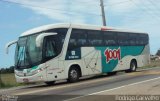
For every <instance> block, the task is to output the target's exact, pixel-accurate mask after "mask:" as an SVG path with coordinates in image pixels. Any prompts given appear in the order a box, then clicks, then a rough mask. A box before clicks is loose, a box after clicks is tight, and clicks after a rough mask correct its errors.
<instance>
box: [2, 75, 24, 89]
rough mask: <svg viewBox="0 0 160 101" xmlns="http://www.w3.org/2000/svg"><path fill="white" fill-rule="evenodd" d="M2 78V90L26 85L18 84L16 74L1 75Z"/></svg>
mask: <svg viewBox="0 0 160 101" xmlns="http://www.w3.org/2000/svg"><path fill="white" fill-rule="evenodd" d="M0 77H1V78H0V79H1V81H2V82H0V89H1V88H9V87H15V86H20V85H24V84H19V83H17V82H16V79H15V76H14V73H10V74H0Z"/></svg>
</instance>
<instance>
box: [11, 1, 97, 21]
mask: <svg viewBox="0 0 160 101" xmlns="http://www.w3.org/2000/svg"><path fill="white" fill-rule="evenodd" d="M10 1H12V2H18V3H21V4H24V5H22V7H25V8H28V9H31V10H32V11H33V12H35V13H36V14H40V15H44V16H46V17H48V18H50V19H53V20H54V21H57V22H76V23H87V21H88V20H87V19H86V18H87V16H92V17H97V16H98V14H97V12H99V8H100V7H99V4H97V7H95V6H93V5H94V4H96V3H94V4H93V5H92V4H91V5H90V1H93V0H81V1H79V0H73V1H72V2H70V1H68V0H56V1H55V0H45V1H44V0H34V1H33V0H23V1H22V0H10ZM85 3H86V4H85ZM99 16H100V15H99Z"/></svg>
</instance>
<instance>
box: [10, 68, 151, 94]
mask: <svg viewBox="0 0 160 101" xmlns="http://www.w3.org/2000/svg"><path fill="white" fill-rule="evenodd" d="M141 70H142V69H141ZM143 70H148V69H143ZM135 73H136V72H135ZM131 74H132V73H129V74H126V75H131ZM113 77H114V76H113ZM113 77H109V78H107V77H106V78H99V79H93V80H91V81H87V82H86V81H82V82H77V83H75V84H67V85H60V86H58V87H53V88H51V87H48V88H44V89H40V90H33V91H27V92H20V93H16V94H15V93H14V94H13V95H27V94H33V93H39V92H45V91H51V90H56V89H62V88H67V87H75V86H79V85H82V84H84V85H86V84H90V83H95V82H100V81H103V80H110V79H112V78H113Z"/></svg>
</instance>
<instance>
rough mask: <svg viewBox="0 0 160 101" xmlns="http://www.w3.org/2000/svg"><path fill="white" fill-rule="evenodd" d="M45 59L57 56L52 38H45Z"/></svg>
mask: <svg viewBox="0 0 160 101" xmlns="http://www.w3.org/2000/svg"><path fill="white" fill-rule="evenodd" d="M44 55H45V58H46V60H48V59H51V58H53V57H55V56H56V55H57V50H56V43H55V40H54V39H53V38H52V36H49V37H46V38H45V54H44Z"/></svg>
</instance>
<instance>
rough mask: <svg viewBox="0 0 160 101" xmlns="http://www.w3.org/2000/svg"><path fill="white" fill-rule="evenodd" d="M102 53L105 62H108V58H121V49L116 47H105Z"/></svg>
mask: <svg viewBox="0 0 160 101" xmlns="http://www.w3.org/2000/svg"><path fill="white" fill-rule="evenodd" d="M104 55H105V57H106V62H107V63H108V62H109V61H110V60H112V59H114V60H116V59H118V60H120V59H121V49H120V48H118V49H113V50H112V49H108V48H107V49H106V50H105V52H104Z"/></svg>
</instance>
